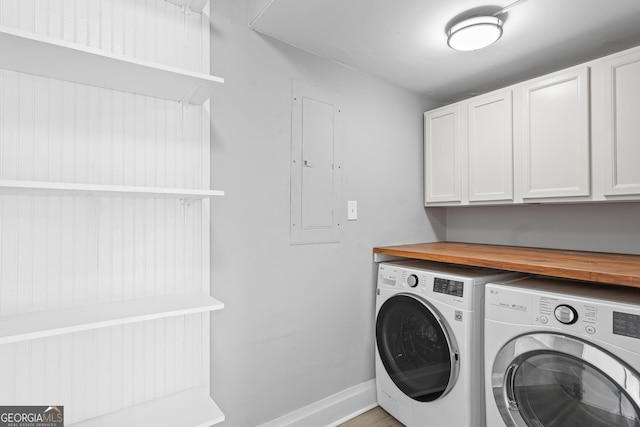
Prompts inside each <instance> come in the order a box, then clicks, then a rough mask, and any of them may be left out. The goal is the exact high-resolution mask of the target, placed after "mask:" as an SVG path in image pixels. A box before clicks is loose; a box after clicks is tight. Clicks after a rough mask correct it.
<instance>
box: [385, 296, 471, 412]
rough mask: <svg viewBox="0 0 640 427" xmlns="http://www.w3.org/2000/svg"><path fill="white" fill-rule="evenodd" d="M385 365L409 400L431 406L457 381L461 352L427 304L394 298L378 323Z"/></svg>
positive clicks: (405, 298) (386, 306) (409, 297)
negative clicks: (432, 402) (430, 403)
mask: <svg viewBox="0 0 640 427" xmlns="http://www.w3.org/2000/svg"><path fill="white" fill-rule="evenodd" d="M376 340H377V347H378V353H379V355H380V359H381V360H382V364H383V365H384V368H385V369H386V371H387V373H388V374H389V376H390V377H391V380H392V381H393V382H394V383H395V384H396V386H398V388H399V389H400V390H402V392H403V393H404V394H406V395H407V396H409V397H411V398H412V399H415V400H417V401H420V402H430V401H433V400H436V399H438V398H440V397H442V396H444V395H446V394H447V393H448V392H449V390H451V388H452V387H453V385H454V384H455V381H456V379H457V377H458V369H459V367H458V359H459V355H458V348H457V345H456V343H455V341H454V340H453V335H452V334H450V333H449V331H448V330H447V327H446V324H445V323H444V321H443V320H442V319H441V317H440V316H439V315H438V314H437V311H436V310H435V308H433V307H431V306H430V305H429V304H428V303H427V302H426V301H422V300H419V299H417V298H414V297H412V296H409V295H404V294H398V295H394V296H392V297H391V298H389V299H388V300H386V301H385V302H384V304H382V306H381V307H380V310H379V311H378V317H377V320H376Z"/></svg>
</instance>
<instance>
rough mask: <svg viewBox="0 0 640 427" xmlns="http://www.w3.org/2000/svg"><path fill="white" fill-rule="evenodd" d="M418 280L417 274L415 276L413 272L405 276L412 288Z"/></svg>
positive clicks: (416, 284)
mask: <svg viewBox="0 0 640 427" xmlns="http://www.w3.org/2000/svg"><path fill="white" fill-rule="evenodd" d="M418 282H419V280H418V276H416V275H415V274H411V275H410V276H409V277H407V285H409V286H411V287H412V288H415V287H416V286H418Z"/></svg>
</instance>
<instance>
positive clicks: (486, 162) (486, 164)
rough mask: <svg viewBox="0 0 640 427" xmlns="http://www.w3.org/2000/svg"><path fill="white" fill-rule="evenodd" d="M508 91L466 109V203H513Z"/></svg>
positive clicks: (479, 99)
mask: <svg viewBox="0 0 640 427" xmlns="http://www.w3.org/2000/svg"><path fill="white" fill-rule="evenodd" d="M511 102H512V101H511V90H503V91H500V92H496V93H492V94H489V95H484V96H479V97H477V98H473V99H471V100H470V101H469V103H468V105H467V113H468V121H467V138H466V147H467V159H468V167H467V168H466V170H467V171H468V175H467V188H468V200H469V202H471V203H472V202H488V201H512V200H513V125H512V123H513V120H512V106H511Z"/></svg>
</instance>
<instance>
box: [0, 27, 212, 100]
mask: <svg viewBox="0 0 640 427" xmlns="http://www.w3.org/2000/svg"><path fill="white" fill-rule="evenodd" d="M0 68H3V69H8V70H14V71H19V72H21V73H28V74H35V75H38V76H43V77H49V78H53V79H58V80H66V81H71V82H76V83H82V84H86V85H90V86H98V87H102V88H107V89H114V90H118V91H124V92H130V93H136V94H139V95H147V96H153V97H156V98H163V99H170V100H174V101H183V102H188V103H191V104H198V105H200V104H202V103H204V102H205V101H206V100H207V99H208V98H209V97H210V95H211V93H212V90H213V88H214V87H215V86H216V85H218V84H219V83H223V82H224V79H222V78H220V77H214V76H210V75H206V74H202V73H196V72H191V71H187V70H181V69H179V68H175V67H170V66H166V65H161V64H156V63H153V62H149V61H144V60H139V59H132V58H128V57H125V56H121V55H113V54H108V53H105V52H102V51H100V50H98V49H95V48H90V47H86V46H82V45H78V44H74V43H69V42H66V41H62V40H56V39H52V38H48V37H42V36H39V35H36V34H33V33H28V32H24V31H19V30H15V29H12V28H7V27H2V26H0Z"/></svg>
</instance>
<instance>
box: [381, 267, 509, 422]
mask: <svg viewBox="0 0 640 427" xmlns="http://www.w3.org/2000/svg"><path fill="white" fill-rule="evenodd" d="M517 275H518V274H517V273H507V272H504V271H498V270H488V269H482V268H473V267H464V266H455V265H450V264H444V263H436V262H427V261H399V262H391V263H381V264H380V266H379V270H378V286H377V298H376V352H375V367H376V388H377V397H378V403H379V405H380V406H381V407H382V408H384V409H385V410H386V411H387V412H389V413H390V414H391V415H392V416H394V417H395V418H397V419H398V420H399V421H400V422H402V423H403V424H405V425H406V426H408V427H423V426H424V427H452V426H455V427H480V426H484V425H485V424H484V400H483V386H482V382H483V374H482V370H483V363H482V325H483V322H482V320H483V307H484V304H483V299H484V284H485V283H487V282H488V281H492V280H501V279H508V278H514V277H515V276H517Z"/></svg>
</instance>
